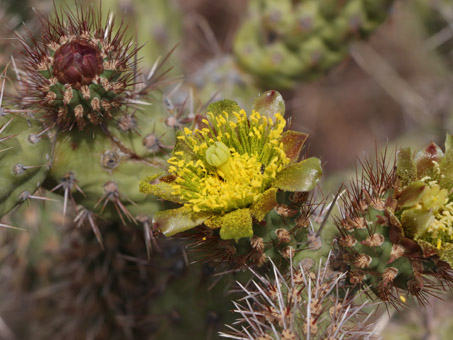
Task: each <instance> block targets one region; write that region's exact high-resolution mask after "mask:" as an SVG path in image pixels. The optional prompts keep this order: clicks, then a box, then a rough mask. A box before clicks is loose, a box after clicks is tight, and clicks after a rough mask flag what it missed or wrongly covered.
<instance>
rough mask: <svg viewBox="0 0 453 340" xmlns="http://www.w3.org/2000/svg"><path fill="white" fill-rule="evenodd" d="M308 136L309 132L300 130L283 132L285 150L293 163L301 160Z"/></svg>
mask: <svg viewBox="0 0 453 340" xmlns="http://www.w3.org/2000/svg"><path fill="white" fill-rule="evenodd" d="M307 138H308V134H306V133H303V132H298V131H292V130H288V131H285V132H283V134H282V138H281V142H282V144H283V151H285V154H286V157H288V158H289V159H290V160H291V163H294V162H297V161H298V160H299V156H300V152H301V150H302V147H303V146H304V144H305V141H306V140H307Z"/></svg>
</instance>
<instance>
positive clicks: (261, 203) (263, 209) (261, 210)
mask: <svg viewBox="0 0 453 340" xmlns="http://www.w3.org/2000/svg"><path fill="white" fill-rule="evenodd" d="M277 191H278V189H277V188H270V189H269V190H266V191H265V192H263V193H262V194H261V195H260V196H259V197H258V199H257V200H256V201H255V202H254V203H253V204H252V206H251V207H250V213H251V214H252V216H253V217H254V218H255V219H256V220H257V221H262V220H263V219H264V217H266V215H267V213H268V212H269V211H271V210H272V209H274V207H275V206H276V205H277Z"/></svg>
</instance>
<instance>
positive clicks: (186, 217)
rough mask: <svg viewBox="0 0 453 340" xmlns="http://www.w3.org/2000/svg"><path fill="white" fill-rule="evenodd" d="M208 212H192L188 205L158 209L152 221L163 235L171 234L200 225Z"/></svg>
mask: <svg viewBox="0 0 453 340" xmlns="http://www.w3.org/2000/svg"><path fill="white" fill-rule="evenodd" d="M209 216H210V214H209V213H194V212H193V210H192V209H191V208H189V207H181V208H178V209H169V210H164V211H159V212H157V213H156V214H155V215H154V218H153V219H154V222H155V223H157V225H158V228H159V229H160V231H162V233H163V234H164V235H165V236H173V235H175V234H178V233H181V232H183V231H186V230H189V229H192V228H195V227H197V226H199V225H201V224H202V223H203V222H204V221H205V220H206V219H207V218H209Z"/></svg>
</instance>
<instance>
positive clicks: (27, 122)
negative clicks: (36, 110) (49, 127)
mask: <svg viewBox="0 0 453 340" xmlns="http://www.w3.org/2000/svg"><path fill="white" fill-rule="evenodd" d="M0 131H1V132H0V216H3V215H5V214H6V213H7V212H8V211H9V210H11V209H12V208H13V207H14V206H15V205H16V204H18V203H20V202H23V201H25V200H27V199H28V198H29V197H30V195H32V194H33V193H34V192H35V191H36V190H37V189H38V188H39V187H40V186H41V185H42V184H43V182H44V179H45V178H46V175H47V172H48V171H49V163H50V160H51V143H50V141H49V139H48V138H47V135H45V134H43V135H41V136H40V133H41V132H42V131H43V128H42V126H41V124H40V123H39V122H38V121H36V120H33V119H26V118H23V117H20V116H12V115H6V116H0Z"/></svg>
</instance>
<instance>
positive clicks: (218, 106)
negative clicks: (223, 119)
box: [207, 99, 241, 116]
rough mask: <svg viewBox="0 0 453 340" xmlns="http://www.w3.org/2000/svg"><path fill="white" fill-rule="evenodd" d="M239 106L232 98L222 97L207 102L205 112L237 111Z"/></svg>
mask: <svg viewBox="0 0 453 340" xmlns="http://www.w3.org/2000/svg"><path fill="white" fill-rule="evenodd" d="M239 111H241V107H240V106H239V105H238V103H236V102H235V101H233V100H229V99H224V100H220V101H218V102H214V103H211V104H209V106H208V109H207V112H211V113H212V114H213V115H215V116H217V115H221V114H222V113H223V112H228V113H231V112H239Z"/></svg>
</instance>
